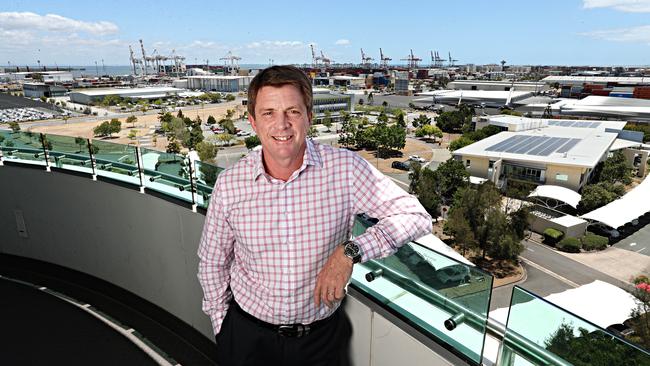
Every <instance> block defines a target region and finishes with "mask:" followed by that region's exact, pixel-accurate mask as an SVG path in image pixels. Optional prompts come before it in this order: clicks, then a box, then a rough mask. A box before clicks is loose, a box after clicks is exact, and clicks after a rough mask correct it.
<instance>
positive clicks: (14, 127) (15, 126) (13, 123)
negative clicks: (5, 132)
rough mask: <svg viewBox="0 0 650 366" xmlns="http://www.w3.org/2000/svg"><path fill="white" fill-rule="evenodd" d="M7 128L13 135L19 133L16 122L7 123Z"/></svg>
mask: <svg viewBox="0 0 650 366" xmlns="http://www.w3.org/2000/svg"><path fill="white" fill-rule="evenodd" d="M9 128H11V132H13V133H18V132H20V125H19V124H18V122H16V121H11V122H9Z"/></svg>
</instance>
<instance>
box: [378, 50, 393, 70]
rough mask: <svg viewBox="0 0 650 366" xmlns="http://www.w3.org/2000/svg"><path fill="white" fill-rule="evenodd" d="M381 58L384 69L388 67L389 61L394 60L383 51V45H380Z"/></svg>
mask: <svg viewBox="0 0 650 366" xmlns="http://www.w3.org/2000/svg"><path fill="white" fill-rule="evenodd" d="M379 58H380V65H381V67H383V68H384V69H387V68H388V61H392V60H393V59H392V58H390V57H387V56H385V55H384V51H382V49H381V47H379Z"/></svg>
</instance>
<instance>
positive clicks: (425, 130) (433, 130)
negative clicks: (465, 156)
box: [415, 124, 442, 141]
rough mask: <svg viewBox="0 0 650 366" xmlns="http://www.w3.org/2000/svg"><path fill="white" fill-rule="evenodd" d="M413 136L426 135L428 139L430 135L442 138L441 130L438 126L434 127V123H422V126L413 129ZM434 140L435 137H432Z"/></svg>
mask: <svg viewBox="0 0 650 366" xmlns="http://www.w3.org/2000/svg"><path fill="white" fill-rule="evenodd" d="M415 136H417V137H424V136H428V138H429V139H431V136H433V137H438V138H442V131H441V130H440V129H439V128H438V127H436V126H434V125H429V124H426V125H424V126H422V127H418V128H417V129H416V130H415ZM434 141H435V139H434Z"/></svg>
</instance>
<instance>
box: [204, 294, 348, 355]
mask: <svg viewBox="0 0 650 366" xmlns="http://www.w3.org/2000/svg"><path fill="white" fill-rule="evenodd" d="M240 311H243V310H241V309H236V308H235V306H230V308H229V309H228V312H227V314H226V317H225V318H224V321H223V325H222V326H221V330H220V331H219V334H217V336H216V341H217V364H218V365H219V366H257V365H274V366H275V365H277V366H305V365H310V366H349V365H350V364H351V363H350V352H349V348H350V338H351V335H352V327H351V324H350V320H349V319H348V318H347V316H346V315H345V313H344V312H343V310H342V309H339V310H338V311H336V312H335V313H334V314H333V315H332V319H331V320H329V321H328V322H327V323H326V324H324V325H323V326H321V327H319V328H317V329H315V330H313V331H311V333H309V334H308V335H306V336H303V337H300V338H292V337H285V336H282V335H280V334H278V333H276V332H275V331H273V330H272V329H269V328H266V327H263V326H261V325H259V324H257V323H256V322H254V321H253V320H251V319H248V318H246V317H244V316H243V315H242V314H241V313H240Z"/></svg>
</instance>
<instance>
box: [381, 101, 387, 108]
mask: <svg viewBox="0 0 650 366" xmlns="http://www.w3.org/2000/svg"><path fill="white" fill-rule="evenodd" d="M381 106H382V107H384V110H385V109H386V108H388V102H387V101H385V100H384V101H383V102H381Z"/></svg>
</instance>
